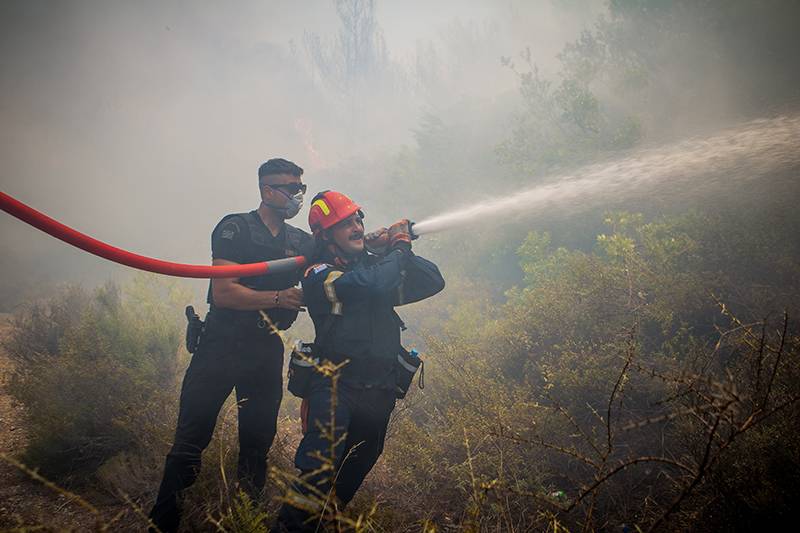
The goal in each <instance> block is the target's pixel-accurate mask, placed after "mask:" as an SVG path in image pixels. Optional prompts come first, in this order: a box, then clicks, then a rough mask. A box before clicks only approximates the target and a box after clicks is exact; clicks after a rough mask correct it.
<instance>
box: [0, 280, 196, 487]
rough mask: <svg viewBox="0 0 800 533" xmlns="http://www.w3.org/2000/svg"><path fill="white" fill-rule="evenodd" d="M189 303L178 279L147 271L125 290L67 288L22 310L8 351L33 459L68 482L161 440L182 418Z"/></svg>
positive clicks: (34, 463) (28, 457) (28, 458)
mask: <svg viewBox="0 0 800 533" xmlns="http://www.w3.org/2000/svg"><path fill="white" fill-rule="evenodd" d="M186 300H187V297H186V294H185V293H183V291H181V290H180V288H179V287H178V285H175V284H172V285H170V284H166V283H163V282H161V281H159V280H157V279H156V278H155V277H152V276H139V277H136V278H135V279H134V280H133V281H132V282H131V283H129V284H128V285H126V286H124V287H123V288H122V289H120V288H119V287H118V286H117V285H115V284H111V283H109V284H107V285H105V286H103V287H101V288H98V289H96V290H94V291H92V292H88V291H86V290H84V289H81V288H79V287H69V288H66V289H64V290H62V291H60V292H59V293H57V294H56V295H54V296H53V297H51V298H50V299H49V300H46V301H43V302H38V303H35V304H33V305H31V306H29V307H28V308H26V309H24V310H23V311H21V312H20V313H18V314H17V315H16V317H15V318H14V320H13V323H12V331H11V334H10V336H9V339H8V340H7V342H6V346H5V348H6V350H7V351H8V353H9V355H10V356H11V357H12V359H13V360H14V362H15V370H14V374H13V376H12V379H11V381H10V386H9V390H10V393H11V394H12V395H13V397H14V398H15V399H16V400H17V401H19V402H21V403H22V404H23V405H24V406H25V416H26V427H27V428H28V432H29V442H28V446H27V449H26V451H25V456H24V461H25V462H26V463H28V464H29V465H31V466H33V467H37V468H40V469H41V470H42V472H43V473H44V474H45V475H47V476H50V477H52V478H54V479H61V480H63V479H66V478H72V477H84V476H86V475H88V474H91V473H93V472H95V471H96V470H97V469H98V468H99V467H100V466H101V465H103V464H104V463H107V462H108V461H109V460H110V459H112V458H114V457H119V456H120V454H123V453H125V454H132V453H133V454H135V453H136V452H137V451H138V452H142V451H143V450H147V449H149V448H152V447H156V446H154V445H155V442H154V441H155V440H157V439H163V438H164V430H165V429H166V428H167V427H169V426H171V425H172V424H173V423H174V418H170V417H172V416H174V414H173V411H174V408H173V404H174V399H175V396H176V389H175V377H176V371H177V369H178V365H179V360H178V359H179V358H178V347H179V345H180V343H181V325H180V318H181V313H180V306H179V304H182V303H184V302H185V301H186ZM165 414H166V416H165ZM171 429H172V428H170V431H171Z"/></svg>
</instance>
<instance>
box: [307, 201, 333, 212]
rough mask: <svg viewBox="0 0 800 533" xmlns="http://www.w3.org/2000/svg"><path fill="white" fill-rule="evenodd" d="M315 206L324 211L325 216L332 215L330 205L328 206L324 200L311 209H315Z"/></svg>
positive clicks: (312, 205)
mask: <svg viewBox="0 0 800 533" xmlns="http://www.w3.org/2000/svg"><path fill="white" fill-rule="evenodd" d="M315 205H316V206H318V207H319V208H320V209H321V210H322V214H323V215H325V216H328V215H330V214H331V208H330V207H328V204H326V203H325V200H323V199H322V198H320V199H319V200H317V201H316V202H314V203H313V204H311V207H314V206H315Z"/></svg>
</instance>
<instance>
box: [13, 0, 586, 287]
mask: <svg viewBox="0 0 800 533" xmlns="http://www.w3.org/2000/svg"><path fill="white" fill-rule="evenodd" d="M376 4H377V9H376V11H377V17H378V22H379V24H380V25H381V27H382V29H383V33H384V36H385V39H386V44H387V48H388V51H389V54H390V56H391V58H392V60H393V61H395V62H397V63H398V64H411V63H413V54H414V53H415V50H417V49H418V48H419V47H420V46H425V45H426V44H427V43H432V45H434V46H436V48H437V49H438V50H439V52H440V54H441V55H442V57H443V58H444V59H445V62H446V63H447V64H448V67H449V68H450V69H451V70H452V71H453V72H456V74H453V77H452V83H454V84H455V85H453V87H450V88H448V91H450V92H451V93H452V94H454V95H457V94H459V93H460V92H470V91H473V92H479V93H491V92H493V91H494V92H497V93H500V92H504V91H511V90H514V87H515V81H514V78H513V76H512V75H511V74H510V72H509V71H508V69H504V68H503V67H502V66H501V65H500V62H499V57H500V56H501V55H515V54H517V53H518V52H519V51H520V50H521V49H522V48H524V47H525V46H531V47H532V48H533V49H534V54H535V56H536V57H537V61H538V62H539V63H540V64H541V65H543V67H544V68H548V65H549V64H552V62H553V57H554V55H555V53H557V51H558V50H559V49H560V48H561V47H562V46H563V44H564V42H566V41H567V40H569V39H572V38H574V37H575V36H576V35H577V33H578V32H579V31H580V29H581V28H582V27H584V26H585V25H586V24H589V23H590V22H591V21H592V20H593V19H594V16H595V14H596V12H597V11H598V10H599V9H600V8H599V7H598V6H599V5H601V4H602V2H599V1H589V0H587V1H579V0H552V1H549V0H542V1H540V2H528V3H522V2H512V1H498V2H489V1H477V0H471V1H464V0H459V1H452V0H448V1H440V2H435V3H430V2H423V1H421V0H413V1H404V2H388V1H384V2H381V1H378V2H377V3H376ZM0 21H1V22H0V24H2V27H1V28H0V41H1V42H2V45H1V46H0V124H2V127H0V158H1V159H2V161H3V170H2V172H0V187H2V190H3V191H5V192H7V193H9V194H11V195H13V196H16V197H18V198H19V199H20V200H22V201H25V202H27V203H29V204H31V205H32V206H34V207H36V208H38V209H40V210H42V211H45V212H46V213H48V214H49V215H51V216H53V217H54V218H57V219H59V220H61V221H63V222H64V223H67V224H69V225H73V226H75V227H76V228H77V229H80V230H82V231H85V232H87V233H90V234H91V235H93V236H95V237H97V238H99V239H102V240H107V241H109V242H111V243H112V244H115V245H118V246H121V247H124V248H130V249H132V250H134V251H137V252H140V253H143V254H146V255H156V256H159V257H163V258H165V259H171V260H176V261H183V262H201V263H206V262H207V261H208V259H209V244H208V239H209V232H210V230H211V228H212V227H213V226H214V224H215V223H216V222H217V220H218V219H219V218H220V217H221V216H222V215H224V214H225V213H227V212H231V211H242V210H248V209H252V208H255V207H256V206H257V203H258V197H257V189H256V185H255V183H256V175H255V173H256V172H255V171H256V168H257V166H258V164H259V163H261V162H262V161H264V160H266V159H267V158H269V157H274V156H283V157H287V158H289V159H292V160H295V161H296V162H297V163H299V164H300V165H301V166H304V167H306V169H307V174H306V181H307V182H308V184H309V187H310V189H311V190H319V189H321V188H323V187H325V188H327V187H337V186H338V187H345V188H346V187H348V186H352V185H351V184H335V183H334V184H331V183H327V182H326V181H325V179H324V174H325V172H324V170H325V168H324V167H325V166H328V165H335V164H336V163H337V161H338V160H340V159H341V158H343V157H347V156H348V155H350V154H348V153H346V150H344V151H343V150H342V149H341V146H342V145H341V143H338V142H337V140H339V139H341V138H344V136H345V132H343V131H340V130H339V129H337V127H336V125H337V118H336V116H335V114H334V111H333V108H332V106H331V104H330V102H331V100H330V99H329V98H328V97H327V96H326V94H325V92H324V88H323V87H320V86H319V84H314V83H312V82H310V81H309V75H308V71H307V68H306V67H307V63H308V58H307V54H306V53H305V50H304V47H303V42H304V40H303V36H304V35H305V34H308V33H317V34H319V35H321V36H322V37H323V38H324V39H333V38H334V36H335V32H336V31H337V24H338V21H337V19H336V16H335V9H334V6H333V3H332V2H331V1H329V0H310V1H309V0H307V1H303V2H296V1H289V0H273V1H237V2H194V1H191V2H190V1H171V2H122V1H75V0H72V1H63V2H52V1H47V2H44V1H31V0H20V1H9V0H5V1H4V2H2V4H0ZM471 39H472V40H473V42H472V43H471V44H470V43H469V42H468V41H470V40H471ZM476 43H478V44H476ZM469 46H477V47H479V48H480V50H479V52H480V53H475V50H472V49H470V48H469ZM370 96H371V98H372V99H373V100H374V102H373V105H374V106H375V107H373V109H380V108H381V99H382V98H383V95H382V94H381V93H380V92H379V91H378V90H375V91H371V94H370ZM398 98H400V97H399V96H398V95H397V94H395V95H394V96H393V97H392V99H389V98H388V97H387V100H386V105H385V106H383V107H384V108H385V110H384V111H383V112H381V113H376V118H375V120H376V126H375V127H376V130H377V131H381V132H382V135H380V136H375V135H373V136H372V137H371V138H370V141H371V142H373V143H374V144H375V145H376V146H378V145H383V146H385V147H388V148H393V147H394V148H396V147H397V146H399V144H400V143H402V142H412V136H411V135H410V128H411V127H413V125H414V124H415V123H416V122H417V120H418V118H419V111H416V110H415V109H414V107H413V106H416V105H417V104H420V106H421V105H424V104H425V102H419V101H418V100H415V99H413V98H410V97H409V98H408V99H406V100H403V105H402V106H398V105H397V101H398ZM395 109H397V110H398V112H397V116H393V115H392V110H395ZM384 135H385V136H384ZM361 148H362V149H365V150H366V149H369V148H370V146H363V147H361ZM312 151H313V152H315V153H311V152H312ZM303 218H304V217H302V218H301V217H298V219H297V220H298V221H299V222H301V224H300V225H301V226H302V225H304V224H302V220H303ZM0 230H1V231H2V244H3V249H4V250H13V252H12V254H11V255H10V256H9V257H7V258H6V259H4V260H3V263H2V265H3V268H4V269H5V270H7V273H9V274H11V275H12V276H13V275H14V274H17V273H18V272H14V270H16V269H22V270H28V269H30V268H34V269H36V268H39V269H43V265H42V263H43V261H45V258H49V257H51V255H50V254H56V255H55V256H53V257H57V258H61V257H70V258H72V260H73V261H74V262H75V264H74V265H72V264H70V268H68V269H65V270H64V271H63V272H64V275H65V277H69V274H70V272H71V271H72V270H77V271H78V272H80V271H82V270H87V269H88V270H89V271H91V269H92V268H94V267H96V266H97V261H99V260H95V259H91V258H83V257H81V256H80V254H78V253H77V252H74V253H73V252H67V251H66V248H65V245H62V244H60V243H57V242H56V241H53V240H51V239H50V238H49V237H45V236H44V235H39V234H38V233H37V232H36V231H35V230H32V229H28V228H25V227H23V226H22V225H21V224H20V223H17V222H16V221H12V220H10V218H9V217H4V218H3V219H2V220H1V221H0ZM58 254H62V255H58ZM63 254H66V255H63ZM8 271H10V272H8ZM26 273H28V274H29V272H26ZM72 274H74V272H72Z"/></svg>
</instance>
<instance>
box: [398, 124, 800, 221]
mask: <svg viewBox="0 0 800 533" xmlns="http://www.w3.org/2000/svg"><path fill="white" fill-rule="evenodd" d="M792 165H800V117H786V116H781V117H776V118H773V119H761V120H755V121H752V122H748V123H745V124H743V125H740V126H738V127H735V128H731V129H729V130H726V131H723V132H722V133H719V134H717V135H714V136H712V137H706V138H695V139H689V140H686V141H682V142H680V143H676V144H672V145H668V146H664V147H660V148H654V149H649V150H642V151H638V152H636V153H635V154H633V155H630V156H628V157H626V158H623V159H618V160H614V161H611V162H608V163H600V164H595V165H590V166H586V167H583V168H580V169H578V170H576V171H574V172H572V173H569V174H564V175H561V176H558V177H555V178H551V179H547V180H546V181H547V183H545V184H543V185H540V186H537V187H534V188H531V189H527V190H523V191H521V192H518V193H516V194H514V195H512V196H508V197H505V198H497V199H491V200H487V201H485V202H482V203H480V204H478V205H474V206H471V207H466V208H463V209H457V210H454V211H450V212H446V213H443V214H441V215H437V216H434V217H431V218H427V219H424V220H422V221H420V222H417V223H416V224H414V230H413V231H414V234H415V235H417V236H419V235H425V234H428V233H435V232H439V231H444V230H447V229H450V228H453V227H462V226H465V225H468V224H474V223H481V224H487V223H503V222H507V221H509V220H510V218H511V217H512V216H526V215H527V216H530V215H535V214H541V213H542V212H544V211H546V210H554V209H558V210H561V211H564V210H566V209H576V208H577V207H585V206H587V205H591V204H595V205H597V204H601V205H602V204H605V205H608V204H610V203H612V202H613V201H614V200H615V199H619V198H622V197H625V196H629V195H631V194H632V193H634V192H642V191H646V193H647V194H649V195H653V194H658V193H659V192H660V191H659V187H662V188H663V187H664V186H665V185H667V184H668V185H669V186H670V187H672V188H673V190H683V191H693V192H694V191H697V190H699V189H711V188H715V189H719V188H720V186H721V185H727V184H729V183H730V182H731V180H730V176H731V175H732V174H734V173H738V174H740V175H744V176H748V177H749V179H755V178H757V177H759V176H762V175H764V174H766V173H768V172H772V171H775V170H777V169H780V168H787V167H790V166H792ZM701 174H702V175H704V179H703V181H702V183H700V182H699V181H698V180H696V179H695V178H696V177H697V176H698V175H701ZM499 215H502V216H499Z"/></svg>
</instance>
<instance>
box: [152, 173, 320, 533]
mask: <svg viewBox="0 0 800 533" xmlns="http://www.w3.org/2000/svg"><path fill="white" fill-rule="evenodd" d="M302 174H303V169H302V168H300V167H299V166H297V165H295V164H294V163H292V162H291V161H287V160H285V159H270V160H269V161H267V162H266V163H264V164H263V165H261V166H260V167H259V169H258V185H259V190H260V195H261V204H260V205H259V207H258V209H256V210H254V211H250V212H249V213H237V214H232V215H228V216H226V217H224V218H223V219H222V220H221V221H220V222H219V224H217V226H216V228H215V229H214V231H213V233H212V236H211V251H212V260H213V264H214V265H230V264H236V263H239V264H244V263H257V262H263V261H270V260H273V259H282V258H284V257H291V256H296V255H306V256H308V255H310V254H311V253H312V251H313V240H312V238H311V236H310V235H309V234H308V233H305V232H304V231H301V230H299V229H297V228H294V227H292V226H290V225H289V224H287V223H286V222H285V221H286V220H287V219H290V218H292V217H294V216H295V215H296V214H297V213H298V211H299V210H300V207H301V205H302V200H303V194H304V193H305V191H306V186H305V185H304V184H303V183H302V181H301V176H302ZM301 275H302V271H298V272H289V273H286V274H269V275H263V276H255V277H250V278H241V279H235V278H234V279H214V280H212V281H211V283H210V285H209V291H208V303H209V304H210V306H209V312H208V315H207V316H206V321H205V328H204V330H203V333H202V336H201V338H200V341H199V345H198V347H197V349H196V350H195V353H194V355H193V357H192V360H191V363H190V364H189V367H188V368H187V370H186V375H185V377H184V379H183V385H182V388H181V395H180V407H179V413H178V425H177V429H176V431H175V441H174V444H173V446H172V449H171V450H170V451H169V453H168V454H167V459H166V464H165V467H164V477H163V480H162V482H161V486H160V488H159V491H158V496H157V498H156V502H155V505H154V507H153V509H152V511H151V513H150V519H151V521H152V522H153V524H154V525H155V526H157V527H158V529H160V530H161V531H164V532H170V531H176V530H177V529H178V523H179V521H180V493H181V492H182V491H183V490H184V489H186V488H187V487H189V486H190V485H192V483H194V481H195V479H196V477H197V473H198V471H199V469H200V459H201V453H202V451H203V449H205V448H206V446H208V443H209V442H210V440H211V435H212V433H213V432H214V426H215V425H216V420H217V415H218V414H219V411H220V408H221V407H222V404H223V403H224V402H225V400H226V399H227V397H228V396H229V395H230V393H231V391H232V390H233V389H235V390H236V400H237V402H238V409H237V413H238V422H239V462H238V469H237V474H238V479H239V483H240V487H241V488H242V489H243V490H245V491H247V492H248V493H249V494H250V496H251V497H253V498H258V497H259V496H260V492H261V490H262V489H263V487H264V482H265V477H266V459H267V451H268V450H269V448H270V446H271V445H272V441H273V439H274V437H275V433H276V426H277V417H278V408H279V407H280V403H281V396H282V389H283V380H282V372H283V351H284V350H283V342H282V340H281V337H280V335H278V334H277V331H276V329H275V328H277V329H286V328H288V327H289V326H290V325H291V324H292V323H293V322H294V320H295V318H296V317H297V313H298V311H299V310H300V309H301V306H302V305H303V293H302V290H301V289H299V288H297V287H296V285H297V284H298V283H299V281H300V276H301ZM260 311H264V312H265V313H266V315H267V317H268V319H269V320H266V319H265V318H264V316H263V315H262V314H261V312H260ZM270 323H271V324H270ZM272 325H274V326H275V328H273V327H272Z"/></svg>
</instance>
